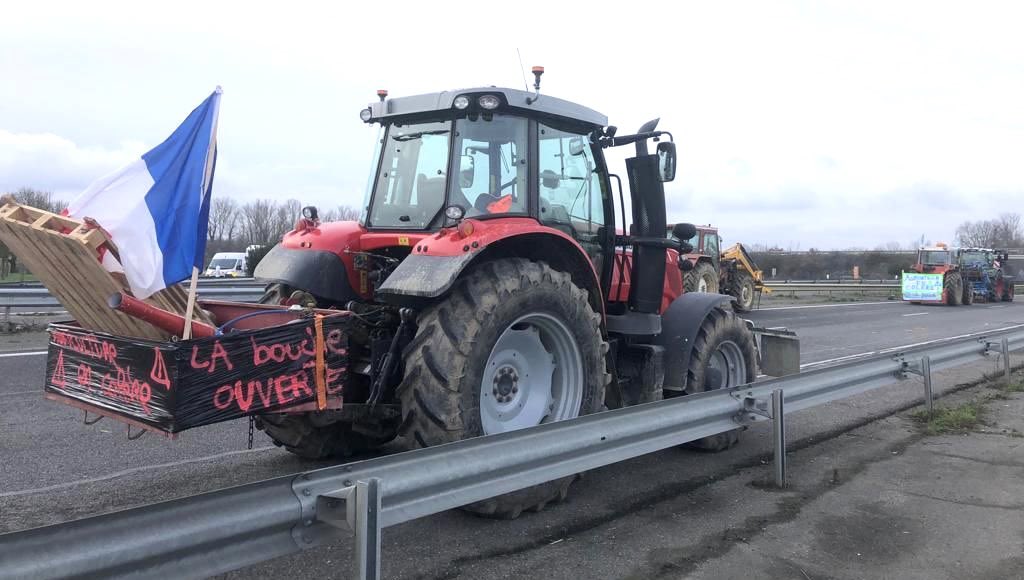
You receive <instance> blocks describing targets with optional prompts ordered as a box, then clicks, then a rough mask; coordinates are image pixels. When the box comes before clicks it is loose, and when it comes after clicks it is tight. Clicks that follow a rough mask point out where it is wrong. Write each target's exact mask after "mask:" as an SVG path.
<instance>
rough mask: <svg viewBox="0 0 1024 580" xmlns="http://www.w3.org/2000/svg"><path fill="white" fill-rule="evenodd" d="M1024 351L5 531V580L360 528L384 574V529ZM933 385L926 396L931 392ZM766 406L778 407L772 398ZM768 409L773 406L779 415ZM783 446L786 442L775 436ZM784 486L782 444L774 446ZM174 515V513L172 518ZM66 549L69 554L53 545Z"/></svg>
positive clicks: (590, 419)
mask: <svg viewBox="0 0 1024 580" xmlns="http://www.w3.org/2000/svg"><path fill="white" fill-rule="evenodd" d="M1021 348H1024V325H1022V326H1017V327H1012V328H1008V329H1004V330H1001V331H996V332H990V333H979V334H975V335H970V336H966V337H961V338H957V339H950V340H945V341H939V342H935V343H932V344H928V345H922V346H918V347H914V348H909V349H906V350H900V351H893V352H887V353H879V354H877V355H872V356H868V357H866V358H864V359H862V360H858V361H855V362H850V363H847V364H840V365H836V366H831V367H825V368H819V369H817V370H812V371H809V372H806V373H801V374H799V375H794V376H790V377H784V378H779V379H773V380H769V381H764V382H761V383H756V384H751V385H744V386H742V387H737V388H734V389H729V390H720V391H712V392H707V393H701V394H697V395H692V396H688V397H680V398H676V399H671V400H666V401H660V402H656V403H648V404H645V405H638V406H635V407H628V408H625V409H618V410H614V411H608V412H604V413H598V414H595V415H588V416H585V417H580V418H578V419H573V420H570V421H563V422H558V423H552V424H547V425H541V426H539V427H534V428H530V429H524V430H521V431H515V432H511V433H505V434H501V435H495V436H489V437H482V438H477V439H471V440H466V441H460V442H457V443H451V444H448V445H442V446H438V447H432V448H428V449H421V450H417V451H411V452H406V453H401V454H397V455H393V456H390V457H382V458H379V459H371V460H368V461H361V462H356V463H351V464H347V465H340V466H335V467H328V468H325V469H319V470H315V471H309V472H305V473H299V474H295V475H292V476H285V477H279V478H275V479H271V480H267V481H263V482H259V483H253V484H248V485H242V486H239V487H234V488H230V489H225V490H220V491H215V492H210V493H204V494H200V495H196V496H192V497H187V498H182V499H177V500H172V501H167V502H163V503H159V504H154V505H149V506H145V507H141V508H135V509H129V510H125V511H122V512H117V513H112V514H108V515H102V516H96V517H91V518H86V519H82V520H78V521H73V522H69V523H64V524H57V525H52V526H47V527H43V528H37V529H33V530H28V531H22V532H14V533H9V534H5V535H0V561H2V562H3V564H4V565H3V566H2V567H0V578H21V577H31V578H60V577H65V576H88V577H92V576H100V577H165V576H171V577H181V578H200V577H207V576H212V575H215V574H220V573H224V572H228V571H231V570H236V569H239V568H242V567H245V566H249V565H253V564H257V563H259V562H263V561H266V560H269V559H272V558H276V557H279V556H283V555H286V554H291V553H295V552H298V551H300V550H303V549H308V548H312V547H315V546H318V545H321V544H323V543H325V542H328V541H332V540H335V539H337V538H338V537H342V536H346V535H351V534H352V533H354V534H355V539H356V542H355V545H356V564H357V566H358V570H357V575H358V577H361V578H377V577H378V576H379V569H380V567H379V557H380V534H381V530H382V529H383V528H385V527H389V526H393V525H396V524H400V523H403V522H407V521H410V520H413V519H417V518H421V517H424V516H428V515H431V514H435V513H438V512H442V511H445V510H448V509H451V508H454V507H457V506H460V505H465V504H468V503H472V502H475V501H480V500H483V499H487V498H490V497H494V496H497V495H501V494H503V493H507V492H511V491H515V490H519V489H523V488H526V487H529V486H532V485H536V484H539V483H543V482H546V481H551V480H554V479H558V478H561V477H565V476H570V475H573V474H575V473H579V472H582V471H586V470H589V469H594V468H597V467H601V466H603V465H608V464H610V463H615V462H618V461H623V460H625V459H629V458H632V457H637V456H639V455H644V454H647V453H651V452H654V451H658V450H661V449H665V448H668V447H672V446H676V445H680V444H682V443H686V442H689V441H694V440H696V439H699V438H702V437H707V436H710V435H715V434H718V433H723V432H726V431H729V430H732V429H735V428H737V427H739V426H741V425H745V424H749V423H751V422H754V421H759V420H764V419H766V418H771V419H773V425H774V426H775V430H776V432H777V436H776V441H777V442H784V437H783V436H782V434H779V433H778V432H779V431H782V430H783V429H782V425H783V421H782V416H781V415H778V410H780V409H783V404H782V403H783V400H784V401H785V411H784V412H785V413H792V412H794V411H798V410H801V409H806V408H809V407H812V406H815V405H819V404H822V403H826V402H829V401H833V400H836V399H840V398H843V397H848V396H851V395H854V394H858V393H861V392H864V391H867V390H869V389H873V388H877V387H881V386H884V385H887V384H891V383H893V382H898V381H899V380H902V379H906V378H907V377H908V376H909V375H910V374H922V375H924V376H925V384H926V385H929V386H930V384H931V382H930V372H931V370H940V369H943V368H948V367H952V366H956V365H960V364H964V363H968V362H971V361H973V360H977V359H982V358H985V357H989V356H993V355H995V356H999V357H1001V358H1002V361H1003V363H1004V368H1005V372H1006V376H1007V378H1008V376H1009V356H1008V352H1009V351H1010V350H1017V349H1021ZM928 392H929V393H930V391H928ZM769 401H771V403H769ZM769 409H776V410H777V411H776V415H777V416H775V417H771V415H772V414H773V413H772V411H770V410H769ZM780 444H781V445H784V443H780ZM777 457H778V458H780V463H779V464H778V465H777V468H776V472H777V476H779V475H780V474H781V477H782V480H783V481H784V465H785V464H784V461H781V458H784V447H782V452H781V453H779V454H777ZM167 522H174V525H173V526H168V525H167ZM54 546H60V549H54Z"/></svg>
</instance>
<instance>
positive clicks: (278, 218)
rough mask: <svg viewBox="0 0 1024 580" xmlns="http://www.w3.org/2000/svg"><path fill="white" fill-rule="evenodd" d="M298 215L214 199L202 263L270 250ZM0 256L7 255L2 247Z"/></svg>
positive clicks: (339, 215)
mask: <svg viewBox="0 0 1024 580" xmlns="http://www.w3.org/2000/svg"><path fill="white" fill-rule="evenodd" d="M9 195H11V196H13V197H14V199H15V200H16V201H17V202H18V203H21V204H24V205H29V206H32V207H35V208H38V209H42V210H46V211H49V212H52V213H60V212H61V211H63V210H64V209H65V208H67V206H68V204H67V201H66V200H63V199H60V198H58V197H55V196H54V195H53V193H51V192H48V191H40V190H37V189H32V188H28V187H23V188H21V189H19V190H17V191H14V192H11V193H10V194H9ZM301 213H302V203H301V202H300V201H299V200H297V199H287V200H284V201H278V200H274V199H257V200H254V201H250V202H247V203H244V204H243V203H239V202H238V201H237V200H235V199H233V198H230V197H214V198H213V200H211V202H210V221H209V225H208V226H207V230H206V236H207V243H206V262H207V263H208V262H209V260H210V257H212V256H213V254H215V253H217V252H242V251H245V249H246V248H248V247H250V246H265V247H268V248H269V247H271V246H273V245H274V244H276V243H277V242H278V241H280V240H281V238H282V237H284V235H285V234H286V233H287V232H289V231H290V230H291V229H292V228H293V227H295V222H296V221H297V220H298V219H299V217H300V215H301ZM358 219H359V211H358V210H357V209H355V208H353V207H350V206H346V205H340V206H338V207H335V208H330V209H328V210H327V211H324V212H321V213H320V221H322V222H335V221H354V220H358ZM3 250H4V255H7V254H9V252H8V251H7V250H6V248H3Z"/></svg>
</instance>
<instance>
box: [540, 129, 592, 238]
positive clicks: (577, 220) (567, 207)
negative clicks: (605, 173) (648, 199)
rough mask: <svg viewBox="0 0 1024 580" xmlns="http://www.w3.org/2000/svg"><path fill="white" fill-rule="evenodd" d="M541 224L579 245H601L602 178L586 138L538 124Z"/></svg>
mask: <svg viewBox="0 0 1024 580" xmlns="http://www.w3.org/2000/svg"><path fill="white" fill-rule="evenodd" d="M538 136H539V138H540V144H539V162H540V164H539V167H538V170H539V174H540V221H541V222H543V223H544V224H547V225H550V226H551V227H553V228H556V229H559V230H562V231H564V232H566V233H568V234H569V235H571V236H573V237H574V238H576V239H577V240H579V241H580V242H581V243H582V242H584V241H586V242H592V243H596V244H598V245H600V243H601V240H599V239H597V234H598V230H599V229H600V228H601V227H603V226H604V199H603V192H602V190H601V178H600V176H599V175H598V174H597V173H596V172H595V170H596V166H595V163H594V158H593V153H592V152H591V150H590V144H589V141H588V139H587V136H586V135H578V134H575V133H568V132H566V131H560V130H558V129H552V128H551V127H547V126H545V125H543V124H541V125H539V135H538Z"/></svg>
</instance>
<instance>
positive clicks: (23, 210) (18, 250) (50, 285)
mask: <svg viewBox="0 0 1024 580" xmlns="http://www.w3.org/2000/svg"><path fill="white" fill-rule="evenodd" d="M0 241H2V242H3V243H4V244H6V245H7V247H8V248H10V250H11V252H12V253H14V255H16V256H18V260H20V261H21V262H23V263H24V264H25V265H26V266H28V268H29V270H31V271H32V273H33V274H34V275H35V276H36V277H37V278H39V281H40V282H42V283H43V285H44V286H46V288H47V289H49V291H50V293H52V294H53V296H54V297H55V298H57V300H59V301H60V303H61V304H63V305H64V307H65V308H67V310H68V313H70V314H71V316H73V317H74V318H75V320H77V321H78V323H79V324H81V325H82V327H83V328H86V329H89V330H97V331H101V332H107V333H110V334H115V335H118V336H128V337H135V338H148V339H153V340H167V339H168V338H170V337H169V335H168V334H167V333H166V332H164V331H163V330H160V329H159V328H157V327H155V326H153V325H151V324H149V323H147V322H143V321H142V320H139V319H137V318H132V317H131V316H128V315H126V314H123V313H121V312H118V311H116V310H113V309H111V308H110V307H109V306H108V305H107V300H108V298H109V297H110V296H111V295H113V294H116V293H118V292H122V291H123V292H126V293H128V294H131V290H130V289H129V288H128V283H127V281H126V280H125V279H124V276H123V275H121V274H112V273H110V272H107V271H106V269H104V268H103V266H102V265H101V264H100V262H99V249H100V248H101V247H102V248H106V249H107V251H111V252H113V253H114V255H115V256H116V255H117V248H116V246H114V243H113V242H111V241H110V238H109V237H107V235H106V233H104V232H103V231H102V230H100V229H98V228H95V227H89V226H88V225H86V224H85V223H83V222H82V220H77V219H74V218H69V217H65V216H62V215H58V214H55V213H51V212H48V211H44V210H41V209H36V208H34V207H29V206H26V205H21V204H19V203H15V202H13V201H7V202H6V203H4V204H3V205H2V206H0ZM187 299H188V294H187V292H186V291H185V290H184V289H183V288H182V287H180V286H177V285H175V286H172V287H170V288H166V289H164V290H161V291H159V292H157V293H156V294H154V295H153V296H151V297H149V298H147V299H146V302H147V303H149V304H151V305H153V306H156V307H158V308H162V309H164V310H167V311H170V312H174V313H176V314H180V315H182V316H184V314H185V307H186V304H187ZM195 318H196V319H197V320H202V321H203V322H206V323H211V321H210V318H209V316H208V315H207V314H206V313H205V312H203V311H201V310H198V309H197V312H196V315H195Z"/></svg>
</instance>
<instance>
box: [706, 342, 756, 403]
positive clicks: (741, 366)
mask: <svg viewBox="0 0 1024 580" xmlns="http://www.w3.org/2000/svg"><path fill="white" fill-rule="evenodd" d="M708 367H709V368H712V369H714V370H715V371H717V373H709V376H713V377H715V378H717V379H718V381H717V384H705V387H704V388H705V390H708V391H711V390H715V389H731V388H732V387H736V386H739V385H745V384H747V383H748V382H750V380H751V379H752V377H748V376H747V365H746V361H745V360H744V358H743V352H742V351H741V350H740V347H739V345H737V344H736V343H735V342H733V341H731V340H726V341H723V342H722V343H721V344H719V345H718V348H716V349H715V352H714V353H713V354H712V355H711V360H710V361H708Z"/></svg>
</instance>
